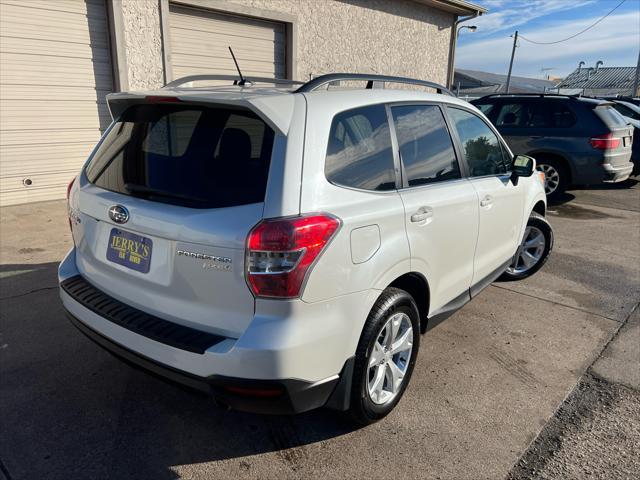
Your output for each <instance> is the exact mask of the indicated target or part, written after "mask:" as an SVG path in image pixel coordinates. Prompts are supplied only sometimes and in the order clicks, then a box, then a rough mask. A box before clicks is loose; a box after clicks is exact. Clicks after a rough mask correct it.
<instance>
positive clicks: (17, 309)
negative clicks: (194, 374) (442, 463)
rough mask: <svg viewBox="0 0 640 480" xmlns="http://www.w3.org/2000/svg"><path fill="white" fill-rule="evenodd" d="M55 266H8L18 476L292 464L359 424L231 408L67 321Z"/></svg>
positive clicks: (170, 474)
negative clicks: (268, 456) (145, 368)
mask: <svg viewBox="0 0 640 480" xmlns="http://www.w3.org/2000/svg"><path fill="white" fill-rule="evenodd" d="M56 268H57V264H56V263H46V264H39V265H15V264H14V265H2V266H0V294H1V295H0V319H1V323H0V325H1V327H0V347H1V348H0V377H1V378H2V384H3V387H2V395H0V410H1V411H2V412H3V421H2V435H0V437H1V438H0V449H1V451H2V461H3V462H4V464H5V466H6V468H7V470H8V471H9V472H10V474H11V476H12V477H11V478H14V479H18V478H119V479H124V478H136V479H144V478H150V479H151V478H153V479H159V480H164V479H174V478H178V475H177V474H176V472H175V471H174V470H172V468H174V467H176V466H179V465H188V464H194V463H203V462H204V463H206V462H213V461H221V460H222V461H224V460H230V461H236V462H240V468H241V469H243V470H246V471H249V469H250V468H251V464H252V462H253V461H254V458H253V457H252V456H254V455H259V454H261V453H266V452H278V455H277V457H278V459H280V460H281V461H282V463H283V464H284V465H283V466H285V467H288V468H290V469H293V470H294V471H295V470H296V465H297V463H299V462H302V461H304V460H305V459H306V458H307V456H308V455H309V454H308V452H307V446H309V445H311V444H314V443H317V442H321V441H323V440H326V439H330V438H334V437H336V436H340V435H345V434H347V433H349V432H352V431H354V430H355V428H356V427H355V426H354V425H353V424H352V423H350V422H349V421H348V420H347V419H346V418H344V417H343V416H341V415H339V414H338V413H337V412H332V411H328V410H317V411H314V412H309V413H305V414H302V415H298V416H262V415H252V414H245V413H240V412H233V411H223V410H220V409H219V408H217V407H215V405H214V403H213V401H212V400H211V399H210V398H208V397H207V396H205V395H201V394H197V393H195V392H191V391H189V390H186V389H184V388H182V387H178V386H176V385H173V384H169V383H166V382H164V381H161V380H159V379H157V378H156V377H153V376H150V375H147V374H146V373H144V372H141V371H138V370H135V369H133V368H131V367H129V366H128V365H126V364H124V363H122V362H120V361H119V360H117V359H115V358H114V357H112V356H111V355H109V354H108V353H107V352H105V351H103V350H102V349H100V348H99V347H98V346H97V345H95V344H93V343H92V342H90V341H89V340H88V339H87V338H85V337H84V336H83V335H82V334H81V333H80V332H78V331H77V330H76V329H75V328H73V326H72V325H71V324H70V322H69V321H68V320H67V319H66V316H65V314H64V311H63V308H62V305H61V302H60V300H59V297H58V290H57V286H56ZM36 285H38V286H39V287H37V288H33V287H34V286H36ZM258 458H259V457H258ZM236 466H237V465H236ZM212 468H215V469H217V468H222V467H221V466H218V465H216V466H212Z"/></svg>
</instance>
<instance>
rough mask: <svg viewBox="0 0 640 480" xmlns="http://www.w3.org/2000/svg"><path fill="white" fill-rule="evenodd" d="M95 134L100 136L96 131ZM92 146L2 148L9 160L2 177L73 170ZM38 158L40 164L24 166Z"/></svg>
mask: <svg viewBox="0 0 640 480" xmlns="http://www.w3.org/2000/svg"><path fill="white" fill-rule="evenodd" d="M93 134H94V136H95V135H99V134H100V132H99V131H98V130H97V129H96V130H93ZM92 148H93V147H92V146H90V144H87V143H68V144H59V145H28V146H25V145H18V146H8V147H0V152H1V153H2V155H3V156H5V158H6V159H7V165H6V167H5V168H4V169H3V172H2V176H3V177H5V176H20V175H34V174H36V173H38V174H45V173H51V172H55V171H56V170H58V169H62V170H64V169H67V170H69V169H73V168H74V167H75V168H76V172H77V171H78V168H77V167H76V166H77V164H78V162H80V165H82V164H83V163H84V161H85V160H86V159H87V156H88V155H89V153H91V150H92ZM34 156H37V157H38V158H40V159H41V161H40V162H38V163H32V164H29V165H24V162H25V161H28V160H29V159H30V158H33V157H34Z"/></svg>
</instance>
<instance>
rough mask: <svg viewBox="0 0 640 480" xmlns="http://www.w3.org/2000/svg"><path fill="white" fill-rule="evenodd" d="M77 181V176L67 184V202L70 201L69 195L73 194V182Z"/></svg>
mask: <svg viewBox="0 0 640 480" xmlns="http://www.w3.org/2000/svg"><path fill="white" fill-rule="evenodd" d="M75 181H76V177H73V180H71V181H70V182H69V185H67V202H68V201H69V195H70V194H71V188H73V183H74V182H75Z"/></svg>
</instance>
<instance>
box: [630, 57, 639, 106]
mask: <svg viewBox="0 0 640 480" xmlns="http://www.w3.org/2000/svg"><path fill="white" fill-rule="evenodd" d="M639 80H640V51H639V52H638V64H637V65H636V76H635V78H634V80H633V89H632V90H631V96H632V97H635V96H637V95H640V90H638V86H639V85H638V81H639Z"/></svg>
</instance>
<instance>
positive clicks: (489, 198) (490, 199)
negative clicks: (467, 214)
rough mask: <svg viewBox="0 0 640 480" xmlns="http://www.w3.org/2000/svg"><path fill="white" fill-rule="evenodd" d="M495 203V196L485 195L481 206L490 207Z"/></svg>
mask: <svg viewBox="0 0 640 480" xmlns="http://www.w3.org/2000/svg"><path fill="white" fill-rule="evenodd" d="M492 203H493V197H492V196H491V195H485V197H484V198H483V199H482V200H480V206H481V207H488V206H489V205H491V204H492Z"/></svg>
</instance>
